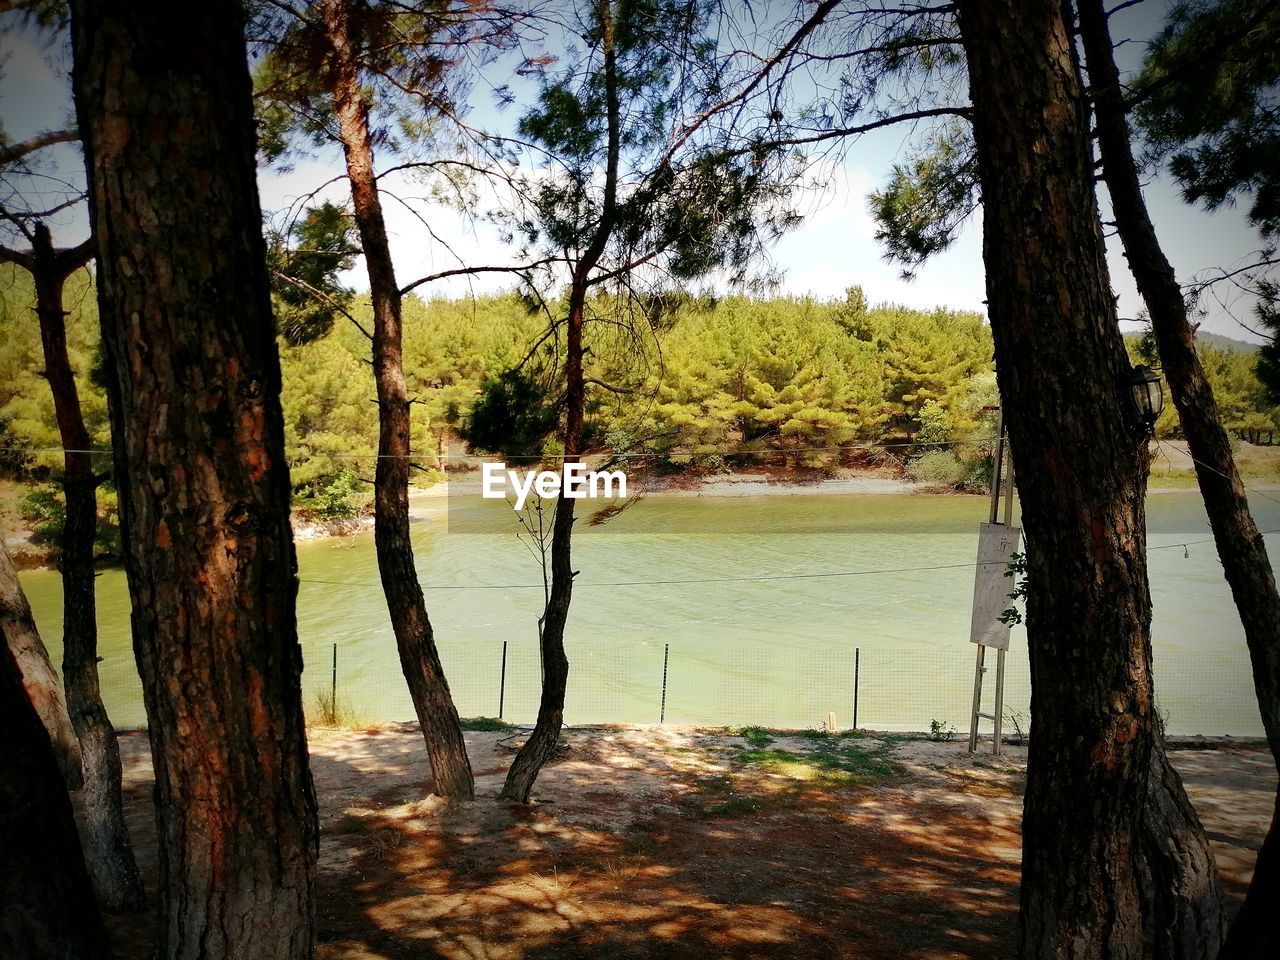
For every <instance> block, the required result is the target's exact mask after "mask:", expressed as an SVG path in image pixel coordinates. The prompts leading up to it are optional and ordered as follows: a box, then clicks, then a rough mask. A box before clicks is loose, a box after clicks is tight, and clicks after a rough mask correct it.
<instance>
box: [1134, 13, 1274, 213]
mask: <svg viewBox="0 0 1280 960" xmlns="http://www.w3.org/2000/svg"><path fill="white" fill-rule="evenodd" d="M1136 87H1137V89H1136V91H1135V100H1136V102H1137V110H1136V113H1137V118H1138V122H1139V124H1140V126H1141V127H1142V130H1143V131H1144V133H1145V134H1146V136H1147V139H1148V141H1149V142H1150V144H1151V148H1152V152H1153V153H1154V154H1155V155H1156V156H1157V157H1159V158H1161V159H1164V160H1166V161H1167V162H1168V165H1169V169H1170V171H1171V172H1172V173H1173V175H1174V177H1175V178H1176V179H1177V180H1178V183H1179V184H1180V185H1181V186H1182V190H1183V195H1184V196H1185V198H1186V199H1187V201H1188V202H1189V203H1203V204H1204V205H1205V206H1206V207H1208V208H1209V209H1211V210H1212V209H1215V208H1217V207H1219V206H1222V205H1223V204H1230V203H1233V202H1235V201H1236V200H1238V199H1240V198H1242V197H1249V198H1251V204H1250V207H1249V219H1250V221H1251V222H1252V223H1253V224H1254V225H1255V226H1257V227H1258V229H1259V231H1260V232H1261V234H1262V235H1263V236H1264V237H1270V236H1273V235H1275V234H1276V233H1277V231H1280V163H1277V159H1276V158H1277V157H1280V119H1278V117H1280V114H1278V113H1277V110H1278V108H1280V99H1278V98H1277V90H1280V7H1277V6H1276V5H1275V4H1270V3H1264V4H1260V3H1256V2H1254V0H1185V2H1179V3H1176V4H1174V5H1173V7H1172V9H1171V10H1170V13H1169V16H1168V19H1167V21H1166V24H1165V28H1164V30H1163V31H1162V32H1161V34H1160V35H1159V36H1158V37H1156V39H1155V40H1154V41H1153V42H1152V44H1151V45H1150V47H1149V48H1148V50H1147V56H1146V59H1145V62H1144V66H1143V71H1142V74H1141V76H1140V77H1139V78H1138V82H1137V84H1136Z"/></svg>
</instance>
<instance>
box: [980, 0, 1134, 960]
mask: <svg viewBox="0 0 1280 960" xmlns="http://www.w3.org/2000/svg"><path fill="white" fill-rule="evenodd" d="M1063 15H1064V7H1063V5H1062V4H1061V3H1060V2H1056V0H1021V2H1018V0H962V2H961V3H960V4H959V22H960V28H961V33H962V36H963V40H964V46H965V49H966V52H967V59H968V67H969V79H970V93H971V96H972V100H973V105H974V109H973V119H974V137H975V144H976V147H977V156H978V166H979V176H980V180H981V184H982V194H983V210H984V214H983V217H984V229H983V234H984V235H983V257H984V260H985V263H986V274H987V278H986V280H987V296H988V302H989V313H990V319H991V329H992V335H993V339H994V341H995V353H996V367H997V372H998V376H999V382H1000V393H1001V398H1002V401H1003V404H1004V410H1005V418H1006V421H1007V423H1008V427H1009V435H1010V442H1011V447H1012V451H1013V457H1014V465H1015V467H1016V470H1017V475H1018V479H1019V483H1018V488H1019V491H1020V494H1021V500H1022V518H1023V526H1024V528H1025V529H1026V531H1027V554H1028V580H1029V581H1030V582H1031V583H1032V584H1033V585H1034V588H1033V589H1032V591H1031V592H1030V596H1029V597H1028V601H1027V637H1028V645H1029V648H1030V658H1031V684H1032V723H1033V724H1034V727H1035V736H1034V737H1032V739H1031V748H1030V754H1029V758H1028V769H1027V792H1026V801H1025V807H1024V815H1023V858H1022V887H1021V909H1020V913H1019V918H1018V930H1017V941H1018V944H1017V955H1018V956H1019V957H1021V958H1024V960H1041V958H1043V960H1049V958H1053V960H1102V958H1109V960H1129V958H1138V957H1141V956H1142V953H1143V922H1142V904H1141V892H1140V880H1141V859H1142V857H1141V832H1142V811H1143V805H1144V803H1145V801H1146V794H1147V781H1148V768H1149V764H1150V761H1151V750H1152V744H1153V739H1154V726H1155V725H1154V713H1153V709H1152V698H1151V654H1150V642H1149V629H1150V614H1151V606H1150V596H1149V592H1148V588H1147V576H1146V532H1145V516H1144V510H1143V499H1144V495H1145V492H1146V478H1147V458H1146V445H1145V442H1143V439H1142V437H1143V431H1142V429H1141V426H1140V424H1139V422H1138V417H1137V413H1136V410H1135V409H1134V407H1133V402H1132V398H1131V395H1130V390H1129V387H1128V384H1127V380H1128V377H1129V374H1130V367H1129V363H1128V359H1127V357H1126V354H1125V348H1124V342H1123V340H1122V338H1121V336H1120V331H1119V327H1118V323H1117V320H1116V314H1115V306H1114V300H1113V297H1112V294H1111V290H1110V285H1109V277H1108V275H1107V268H1106V259H1105V254H1104V249H1103V242H1102V236H1101V228H1100V225H1099V221H1098V215H1097V207H1096V201H1095V198H1094V185H1093V175H1092V157H1091V155H1090V150H1089V136H1088V123H1087V121H1088V118H1087V116H1086V114H1085V112H1084V111H1083V110H1082V109H1081V105H1082V101H1083V91H1082V89H1081V83H1080V77H1079V65H1078V64H1077V62H1076V59H1075V49H1074V45H1073V42H1072V37H1071V32H1070V25H1069V24H1068V23H1067V22H1065V21H1064V16H1063Z"/></svg>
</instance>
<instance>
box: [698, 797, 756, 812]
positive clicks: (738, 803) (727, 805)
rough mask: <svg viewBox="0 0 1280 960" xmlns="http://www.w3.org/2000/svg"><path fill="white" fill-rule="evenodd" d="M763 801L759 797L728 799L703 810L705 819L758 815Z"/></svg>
mask: <svg viewBox="0 0 1280 960" xmlns="http://www.w3.org/2000/svg"><path fill="white" fill-rule="evenodd" d="M762 807H764V801H763V800H761V799H760V798H759V797H742V796H738V797H729V798H728V799H727V800H721V801H720V802H719V803H713V804H712V805H711V806H709V807H707V808H706V809H705V810H703V816H706V817H746V816H750V815H751V814H753V813H759V812H760V810H761V808H762Z"/></svg>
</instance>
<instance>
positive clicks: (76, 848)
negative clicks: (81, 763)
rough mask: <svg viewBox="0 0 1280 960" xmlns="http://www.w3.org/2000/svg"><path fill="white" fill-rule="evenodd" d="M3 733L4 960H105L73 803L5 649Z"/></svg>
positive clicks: (0, 658)
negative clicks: (22, 959) (32, 959)
mask: <svg viewBox="0 0 1280 960" xmlns="http://www.w3.org/2000/svg"><path fill="white" fill-rule="evenodd" d="M0 556H5V554H4V551H3V550H0ZM0 730H3V731H4V736H3V737H0V850H3V851H4V869H2V870H0V956H4V957H12V958H14V960H19V958H28V957H31V958H46V957H48V958H51V960H52V958H57V960H61V958H67V960H105V958H106V957H107V956H109V951H108V950H107V946H106V934H105V932H104V931H103V929H102V919H101V917H100V916H99V915H98V907H97V904H96V903H95V902H94V899H93V889H92V887H91V886H90V884H89V875H88V873H87V872H86V871H85V866H84V857H83V856H82V855H81V853H80V840H79V838H78V837H77V836H76V824H75V820H74V819H73V818H72V816H71V800H70V799H69V798H68V797H67V790H66V787H65V786H64V785H63V782H62V777H61V776H60V775H59V772H58V761H57V759H56V758H55V756H54V752H53V748H52V746H51V745H50V742H49V737H48V734H47V733H46V732H45V729H44V726H43V725H42V723H41V721H40V718H39V717H38V716H37V715H36V712H35V710H34V709H33V708H32V706H31V701H30V700H28V699H27V696H26V691H25V690H24V689H23V684H22V674H21V673H20V672H19V670H18V665H17V662H16V661H15V659H14V657H13V655H12V653H11V652H10V651H9V649H8V648H7V647H6V648H3V649H0Z"/></svg>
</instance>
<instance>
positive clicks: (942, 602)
mask: <svg viewBox="0 0 1280 960" xmlns="http://www.w3.org/2000/svg"><path fill="white" fill-rule="evenodd" d="M1253 507H1254V515H1255V518H1256V519H1257V521H1258V524H1259V527H1260V528H1261V529H1262V530H1268V531H1269V530H1273V529H1275V530H1280V503H1277V502H1276V501H1275V500H1272V499H1271V498H1270V496H1269V495H1262V494H1259V495H1257V496H1255V498H1254V503H1253ZM415 511H416V513H417V514H418V517H417V519H416V520H415V523H414V546H415V551H416V556H417V562H418V569H419V573H420V576H421V578H422V580H423V583H424V585H425V586H426V587H427V603H428V608H429V611H430V614H431V617H432V621H433V623H434V625H435V628H436V635H437V642H438V643H439V646H440V651H441V657H442V660H443V661H444V665H445V668H446V671H447V673H448V675H449V679H450V683H451V686H452V688H453V691H454V695H455V699H456V701H457V703H458V707H459V710H460V712H461V713H462V715H463V716H497V715H498V713H499V710H500V708H501V712H502V715H503V717H504V718H505V719H507V720H511V721H514V722H528V721H531V720H532V719H533V717H534V715H535V714H536V711H537V694H538V682H539V666H538V653H537V615H538V612H539V610H540V607H541V602H542V586H541V574H540V568H539V565H538V563H537V561H536V559H535V556H534V554H533V553H532V552H531V550H530V549H529V546H528V543H527V538H526V540H525V541H524V542H522V541H521V540H520V539H518V538H517V537H516V532H517V530H518V529H519V527H518V525H517V523H516V520H515V518H514V515H513V514H512V513H511V511H510V510H509V509H508V508H506V507H505V506H503V505H502V504H501V503H495V502H493V501H485V502H481V501H478V500H475V501H471V500H468V501H466V502H463V503H456V502H455V503H450V502H448V501H446V500H445V499H443V498H441V499H438V500H433V499H425V500H419V501H416V502H415ZM986 511H987V500H986V498H984V497H974V496H931V495H919V494H917V495H910V494H905V495H894V494H864V495H831V494H804V493H799V494H794V495H778V496H737V497H708V496H703V497H691V496H652V497H649V498H647V499H644V500H641V501H639V502H638V503H636V504H634V505H633V506H632V507H630V508H629V509H627V510H626V511H624V512H623V513H622V514H620V515H619V516H617V517H615V518H614V519H613V520H611V521H610V522H609V523H607V524H604V525H601V526H591V525H590V524H588V523H586V522H580V523H579V527H578V533H577V535H576V537H575V567H576V569H578V570H579V571H580V576H579V578H578V581H577V585H576V587H575V591H574V598H573V608H572V610H571V612H570V619H569V627H568V630H567V635H566V646H567V648H568V653H569V658H570V671H571V672H570V689H569V695H568V702H567V707H566V721H567V722H569V723H588V722H590V723H601V722H630V723H656V722H658V721H659V719H660V718H662V719H664V720H665V722H667V723H680V724H695V723H696V724H703V725H714V726H722V725H735V726H736V725H744V724H761V725H767V726H787V727H814V726H818V725H820V724H822V723H823V722H824V721H825V720H826V719H827V717H828V715H830V714H834V715H835V719H836V722H837V723H838V724H839V725H840V726H842V727H847V726H849V725H851V724H852V723H853V711H854V701H855V684H854V677H855V671H856V673H857V678H858V682H857V694H856V698H857V709H858V717H857V722H858V725H859V726H863V727H870V728H875V729H885V730H921V729H928V728H929V725H930V722H931V721H937V722H938V723H939V724H941V725H942V726H943V727H944V728H945V727H947V726H954V727H956V728H958V729H960V730H962V731H963V730H965V729H967V725H968V711H969V700H970V697H971V696H972V688H973V671H974V648H973V646H972V645H971V644H969V642H968V636H969V616H970V604H971V600H972V594H973V577H974V569H973V564H974V560H975V556H976V551H977V527H978V523H979V522H980V521H982V520H985V519H986ZM1148 526H1149V536H1150V546H1151V547H1152V548H1153V549H1152V550H1151V555H1150V576H1151V584H1152V596H1153V604H1154V623H1153V649H1154V658H1155V671H1156V688H1157V697H1158V700H1159V705H1160V709H1161V712H1162V713H1163V714H1164V715H1165V717H1166V721H1167V725H1168V729H1169V731H1170V732H1171V733H1177V734H1200V733H1202V734H1206V735H1222V734H1230V735H1233V736H1246V735H1247V736H1255V735H1260V734H1261V733H1262V728H1261V722H1260V721H1259V719H1258V713H1257V708H1256V704H1255V703H1254V697H1253V688H1252V680H1251V677H1250V671H1249V663H1248V656H1247V653H1246V651H1245V645H1244V637H1243V632H1242V630H1241V627H1240V622H1239V618H1238V617H1237V616H1236V612H1235V608H1234V606H1233V605H1232V601H1231V597H1230V593H1229V591H1228V590H1227V587H1226V584H1225V582H1224V581H1223V579H1222V570H1221V566H1220V565H1219V563H1218V559H1217V555H1216V553H1215V551H1214V547H1213V544H1212V543H1211V542H1203V541H1205V540H1206V539H1207V538H1208V537H1209V529H1208V523H1207V520H1206V519H1205V515H1204V511H1203V508H1202V507H1201V505H1200V500H1199V495H1198V493H1196V492H1194V491H1189V492H1170V493H1158V494H1153V495H1152V496H1151V497H1150V498H1149V500H1148ZM1269 540H1274V541H1276V542H1280V535H1277V536H1276V537H1274V538H1269ZM1182 544H1186V547H1185V549H1184V547H1183V546H1182ZM1272 545H1273V547H1274V545H1275V544H1274V543H1273V544H1272ZM1274 555H1275V554H1274V552H1273V556H1274ZM298 561H299V575H300V578H301V580H302V584H301V589H300V593H299V600H298V620H299V633H300V637H301V640H302V645H303V652H304V659H305V663H306V670H305V672H304V677H303V684H304V695H305V698H306V704H307V709H308V710H312V709H313V708H314V707H315V706H316V697H317V694H318V693H319V692H320V691H328V690H329V688H330V685H331V684H332V683H333V676H334V656H335V653H334V651H335V645H336V651H337V652H336V661H337V667H336V675H337V681H336V688H337V694H338V702H339V703H340V704H341V705H342V706H344V707H345V708H346V709H347V710H348V711H349V712H350V713H351V714H352V715H353V716H354V717H355V718H356V719H358V720H360V721H367V722H377V721H390V720H411V719H413V709H412V705H411V702H410V699H409V695H408V691H407V689H406V688H405V685H404V681H403V679H402V677H401V674H400V669H399V663H398V660H397V655H396V649H395V640H394V637H393V635H392V632H391V625H390V622H389V619H388V616H387V611H386V606H385V604H384V601H383V598H382V594H381V591H380V588H379V586H378V575H377V566H376V561H375V558H374V550H373V537H372V535H371V534H362V535H358V536H353V537H347V538H339V539H330V540H320V541H311V542H302V543H299V545H298ZM849 574H852V575H849ZM22 582H23V586H24V587H25V588H26V591H27V595H28V597H29V599H30V601H31V605H32V608H33V609H34V611H35V616H36V621H37V623H38V625H39V627H40V630H41V633H42V635H43V636H44V638H45V641H46V643H47V644H48V645H49V647H50V649H51V652H52V653H53V655H54V657H55V661H57V660H60V658H61V640H60V633H61V595H60V591H61V586H60V580H59V578H58V575H57V574H56V573H54V572H51V571H27V572H24V573H23V574H22ZM98 617H99V623H100V631H101V634H100V641H99V643H100V653H101V655H102V657H103V662H102V664H101V672H102V682H103V696H104V699H105V701H106V705H107V709H108V711H109V713H110V715H111V718H112V720H113V721H114V722H115V724H116V725H117V726H120V727H132V726H138V725H141V724H143V723H144V722H145V715H144V712H143V709H142V702H141V694H140V688H139V683H138V679H137V674H136V671H135V668H134V664H133V655H132V650H131V644H130V638H129V608H128V595H127V591H126V587H125V580H124V574H123V571H122V570H120V569H117V568H109V569H106V570H104V571H103V573H102V576H101V577H100V578H99V580H98ZM504 647H505V650H504ZM504 656H505V660H506V668H505V675H504V672H503V667H502V664H503V660H504ZM994 662H995V656H994V654H989V655H988V657H987V663H988V665H989V666H992V667H993V666H994ZM664 675H665V684H664ZM993 677H994V670H992V671H991V672H990V673H989V674H988V681H987V690H988V691H990V690H991V689H992V687H993V680H992V679H991V678H993ZM986 709H987V710H988V711H990V709H991V703H990V699H988V701H987V704H986ZM1005 710H1006V715H1008V716H1009V717H1010V720H1009V723H1008V724H1007V725H1006V730H1009V731H1012V730H1013V728H1014V727H1015V726H1025V723H1026V715H1027V712H1028V681H1027V663H1026V638H1025V634H1024V633H1023V631H1022V630H1021V628H1015V630H1014V633H1013V639H1012V644H1011V649H1010V651H1009V654H1008V664H1007V681H1006V696H1005Z"/></svg>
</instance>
